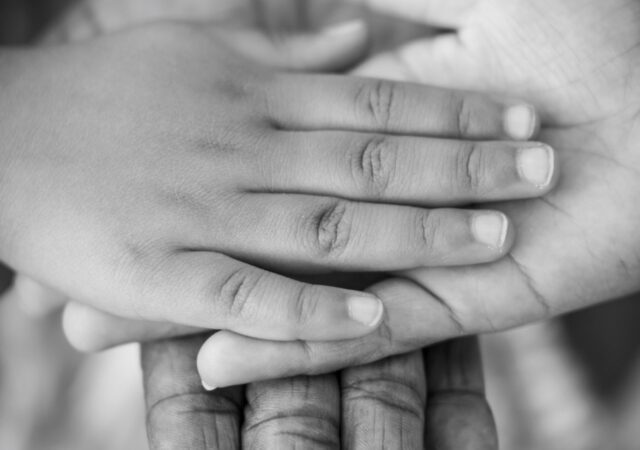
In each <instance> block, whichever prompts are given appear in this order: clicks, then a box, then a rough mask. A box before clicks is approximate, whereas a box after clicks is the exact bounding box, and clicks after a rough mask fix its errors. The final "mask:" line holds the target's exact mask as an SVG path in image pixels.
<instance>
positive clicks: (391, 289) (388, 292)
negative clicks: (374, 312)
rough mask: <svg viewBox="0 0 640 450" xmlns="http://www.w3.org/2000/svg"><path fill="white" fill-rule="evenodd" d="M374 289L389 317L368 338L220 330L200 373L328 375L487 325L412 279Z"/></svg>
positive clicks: (247, 377)
mask: <svg viewBox="0 0 640 450" xmlns="http://www.w3.org/2000/svg"><path fill="white" fill-rule="evenodd" d="M498 284H499V283H498ZM372 290H373V291H374V292H375V293H376V295H377V296H379V297H380V298H382V299H384V302H385V318H384V321H383V323H382V324H381V326H380V327H378V328H377V329H376V331H375V332H373V333H371V334H369V335H367V336H366V337H363V338H359V339H350V340H343V341H336V342H310V341H306V342H302V341H293V342H275V341H268V340H259V339H253V338H250V337H247V336H242V335H239V334H236V333H232V332H227V331H221V332H219V333H216V334H215V335H214V336H212V337H211V338H209V339H208V340H207V341H206V342H205V344H204V345H203V346H202V348H201V350H200V353H199V354H198V371H199V372H200V375H201V377H202V378H203V379H204V380H206V382H207V383H209V384H214V385H216V386H229V385H233V384H237V383H249V382H253V381H256V380H267V379H274V378H278V377H282V376H292V375H299V374H318V373H328V372H331V371H335V370H339V369H343V368H345V367H351V366H355V365H359V364H366V363H370V362H373V361H377V360H380V359H383V358H385V357H387V356H389V355H394V354H401V353H406V352H409V351H412V350H415V349H417V348H420V347H422V346H425V345H429V344H431V343H434V342H437V341H441V340H443V339H447V338H450V337H452V336H460V335H462V334H469V333H473V332H475V331H477V329H476V327H478V328H481V327H482V325H480V324H478V322H480V321H481V320H482V319H480V317H481V315H480V314H479V313H478V312H476V313H475V314H474V315H472V316H470V317H467V316H466V315H463V314H462V312H458V311H455V310H453V309H451V308H450V306H449V305H447V304H446V303H444V302H443V301H442V299H441V298H440V297H438V296H437V295H436V294H435V293H428V292H426V291H425V290H424V289H423V288H422V287H421V286H419V285H417V284H415V283H413V282H411V281H409V280H400V279H392V280H387V281H384V282H382V283H378V284H377V285H375V286H374V287H373V288H372ZM485 326H486V325H485ZM222 367H224V370H223V369H222Z"/></svg>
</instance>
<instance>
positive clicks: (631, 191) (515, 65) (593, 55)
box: [363, 0, 640, 331]
mask: <svg viewBox="0 0 640 450" xmlns="http://www.w3.org/2000/svg"><path fill="white" fill-rule="evenodd" d="M425 1H428V0H425ZM414 3H415V2H414ZM465 17H466V18H465V19H464V21H462V22H461V23H460V24H458V25H459V28H458V32H457V35H456V36H453V35H442V36H441V37H439V38H436V39H427V40H424V41H421V42H414V43H411V44H409V45H408V46H406V47H404V48H402V49H399V50H398V52H397V54H396V55H394V56H393V59H394V61H398V59H399V60H400V61H402V62H403V63H404V65H405V67H402V68H401V70H398V71H397V74H400V73H402V74H403V75H406V74H407V73H409V74H411V75H412V76H414V77H415V78H416V80H417V81H420V82H425V83H431V84H441V85H446V86H449V87H456V88H468V89H474V90H483V91H490V92H498V93H502V94H505V93H506V94H509V95H513V96H514V97H520V98H525V99H527V100H529V101H531V102H532V103H534V104H536V106H537V107H538V108H539V110H540V111H541V113H542V115H543V118H544V124H543V125H544V130H543V133H542V136H541V140H543V141H545V142H548V143H549V144H551V145H552V146H553V147H555V148H556V149H557V150H558V153H559V155H560V164H561V168H562V180H561V183H560V185H559V186H558V188H557V189H556V190H555V191H554V192H553V193H551V194H550V195H548V196H546V197H545V198H543V199H540V200H533V201H527V202H512V203H505V204H504V205H502V206H501V207H502V208H503V209H504V210H505V211H507V212H508V213H509V214H510V216H511V217H512V218H513V219H514V221H515V222H516V223H517V225H518V231H519V235H518V243H517V245H516V247H515V248H514V250H513V252H512V254H511V255H510V257H509V258H507V259H506V260H503V261H501V262H498V263H495V264H492V265H487V266H478V267H470V268H462V269H436V270H433V269H421V270H416V271H412V272H410V273H408V274H407V273H405V274H402V275H403V276H407V275H408V276H409V277H410V278H411V279H413V280H414V281H416V282H418V283H419V284H420V285H422V286H423V287H424V288H426V289H427V291H428V292H429V293H434V294H436V296H437V297H440V298H441V299H442V300H444V301H445V302H446V303H447V304H448V306H450V308H451V309H452V312H453V314H454V318H455V319H456V321H458V322H462V325H463V327H464V328H467V329H468V330H469V331H472V330H481V329H487V328H493V327H498V328H503V327H506V326H511V325H514V324H517V323H520V322H522V321H525V320H531V319H533V318H539V317H543V316H546V315H548V314H550V313H557V312H561V311H564V310H568V309H574V308H576V307H578V306H580V305H582V304H587V303H589V302H594V301H600V300H604V299H608V298H611V297H612V296H616V295H622V294H625V293H628V292H629V291H632V290H635V289H637V288H639V287H640V282H639V281H638V279H637V276H636V274H637V273H638V272H640V235H639V234H638V232H637V230H638V227H639V226H640V211H639V208H637V200H636V199H637V197H638V195H640V176H639V175H640V149H638V150H636V149H635V143H636V142H637V141H638V140H640V134H639V129H638V128H639V127H638V125H637V124H638V123H640V121H639V120H638V117H637V116H638V115H639V114H638V112H639V111H640V104H639V103H640V102H638V100H640V73H639V72H637V71H635V70H634V69H635V68H636V67H640V2H637V1H625V0H611V1H608V2H585V1H583V0H570V1H562V2H558V1H556V0H535V1H531V0H518V1H514V0H478V2H477V6H475V7H474V9H473V10H471V11H470V12H469V14H468V15H467V16H465ZM386 58H388V56H381V57H380V59H378V60H377V61H376V60H373V61H371V62H369V63H368V64H367V65H366V66H365V67H364V68H363V70H365V71H366V72H367V73H368V74H373V75H375V73H376V68H383V70H384V71H385V73H389V70H388V67H389V61H388V60H386V61H385V59H386ZM391 75H392V76H393V75H394V74H393V73H392V74H391ZM397 282H400V281H397Z"/></svg>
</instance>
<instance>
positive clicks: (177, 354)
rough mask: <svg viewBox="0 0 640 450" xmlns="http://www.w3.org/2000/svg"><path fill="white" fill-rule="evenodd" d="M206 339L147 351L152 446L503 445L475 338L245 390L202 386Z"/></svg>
mask: <svg viewBox="0 0 640 450" xmlns="http://www.w3.org/2000/svg"><path fill="white" fill-rule="evenodd" d="M203 339H204V337H193V338H174V339H172V340H165V341H157V342H154V343H150V344H145V345H143V349H142V368H143V370H144V375H145V376H144V383H145V397H146V403H147V429H148V433H149V442H150V445H151V448H152V449H173V448H189V449H193V450H214V449H221V450H222V449H225V450H226V449H239V448H241V447H242V448H244V449H274V448H278V449H294V448H305V449H334V448H344V449H359V450H374V449H380V450H382V449H403V450H404V449H406V450H415V449H420V448H428V449H438V450H449V449H451V450H454V449H456V450H460V449H474V450H496V449H497V448H498V447H497V439H496V430H495V424H494V422H493V417H492V414H491V411H490V409H489V407H488V405H487V403H486V400H485V397H484V381H483V376H482V369H481V367H482V366H481V362H480V358H479V353H478V347H477V343H476V341H475V340H474V339H463V340H459V341H456V342H454V343H447V344H441V345H438V346H435V347H433V348H432V349H429V350H427V351H425V352H424V355H423V353H422V352H414V353H411V354H408V355H404V356H396V357H392V358H390V359H387V360H382V361H379V362H376V363H374V364H370V365H367V366H361V367H356V368H352V369H347V370H345V371H344V372H342V374H340V375H336V374H329V375H323V376H315V377H306V376H300V377H294V378H287V379H281V380H272V381H265V382H259V383H254V384H251V385H249V386H247V388H246V392H243V391H244V388H243V387H241V386H238V387H232V388H226V389H218V390H216V391H213V392H205V391H204V390H203V389H202V387H201V386H200V379H199V377H198V375H197V371H196V367H195V355H196V352H197V349H198V347H199V345H200V344H201V343H202V341H203ZM425 367H426V370H425ZM340 422H341V424H340Z"/></svg>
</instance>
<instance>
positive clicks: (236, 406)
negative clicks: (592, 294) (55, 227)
mask: <svg viewBox="0 0 640 450" xmlns="http://www.w3.org/2000/svg"><path fill="white" fill-rule="evenodd" d="M128 4H131V2H129V3H128ZM87 17H91V16H88V15H87V14H86V12H85V13H84V14H83V15H82V18H83V20H85V21H86V19H87ZM73 23H74V22H73V21H67V22H65V23H64V24H63V26H62V27H61V28H60V29H58V36H60V35H62V36H65V35H70V36H77V35H78V34H79V33H78V31H77V27H74V26H72V25H73ZM81 24H82V22H81ZM95 25H96V24H95V23H94V24H91V26H84V27H80V30H85V31H86V30H96V29H99V28H100V27H99V26H98V27H97V26H95ZM12 294H13V295H15V296H17V297H18V298H22V299H23V301H25V302H26V301H28V302H29V303H30V304H32V305H34V304H35V305H36V306H37V307H38V310H39V311H46V310H49V309H51V308H53V307H55V306H56V305H60V304H61V303H63V302H64V300H65V297H64V296H63V295H61V294H60V293H58V292H56V291H55V290H52V289H51V288H50V287H48V286H45V285H43V284H42V283H39V282H36V281H35V280H33V279H31V278H30V277H27V276H25V275H20V276H19V277H18V278H17V281H16V284H15V286H14V290H13V293H12ZM104 317H106V318H111V319H112V320H113V321H114V323H113V324H112V325H114V328H113V329H116V330H118V325H120V326H122V324H123V323H126V322H123V321H120V322H118V320H121V319H117V318H116V317H115V316H113V317H111V316H109V315H104V316H103V318H104ZM102 325H105V324H104V323H102ZM108 329H111V328H109V327H105V328H104V330H108ZM113 329H111V332H112V333H113ZM120 331H121V332H122V331H123V330H122V328H120ZM116 334H117V333H116ZM205 338H206V337H194V338H187V339H173V340H166V341H159V342H155V343H153V344H146V345H144V346H143V348H142V366H143V371H144V375H145V376H144V383H145V393H146V401H147V405H148V420H147V424H148V431H149V438H150V444H151V447H152V448H193V449H213V448H225V449H226V448H239V440H240V435H241V433H242V438H243V441H244V448H297V447H298V446H299V445H304V446H305V448H334V447H337V446H339V445H340V444H339V442H340V439H341V437H340V436H339V434H338V433H339V432H338V430H337V428H336V423H337V422H338V421H339V420H342V421H343V424H342V430H343V435H342V441H343V446H344V447H345V448H354V449H355V448H362V449H365V448H366V449H376V448H411V449H413V448H419V447H420V446H421V445H422V444H421V443H422V442H423V441H424V439H423V430H424V429H425V427H424V420H425V415H426V418H427V419H430V418H431V420H427V428H426V430H427V438H426V441H428V442H438V445H443V446H445V447H443V448H463V447H461V445H462V442H461V441H460V437H461V436H463V435H465V436H474V442H475V444H476V445H480V444H484V445H486V446H487V447H486V448H494V447H492V446H493V445H494V443H495V429H494V428H493V425H492V423H493V422H492V418H491V413H490V411H489V409H488V407H487V405H486V401H485V399H484V395H483V380H482V372H481V369H480V367H481V362H480V359H479V354H478V353H477V346H476V344H475V343H474V342H473V341H472V340H467V341H461V342H458V343H456V344H446V345H442V346H440V347H439V348H436V349H433V350H430V351H428V352H426V353H425V355H424V360H423V354H422V353H421V352H415V353H413V354H411V355H406V356H401V357H394V358H389V359H388V360H385V361H381V362H378V363H375V364H371V365H368V366H360V367H356V368H352V369H349V370H347V371H345V372H343V373H342V375H341V376H336V375H328V376H324V377H297V378H292V379H286V380H278V381H271V382H266V383H255V384H252V385H250V386H249V387H248V388H247V396H246V400H245V398H244V395H243V393H242V389H241V388H230V389H221V390H217V391H215V392H213V393H206V392H204V391H203V390H202V388H201V386H200V380H199V377H198V375H197V371H196V368H195V355H196V353H197V351H198V348H199V346H200V344H201V343H202V342H203V340H204V339H205ZM461 350H463V352H462V355H463V357H462V358H459V357H456V356H458V355H459V354H460V351H461ZM443 355H451V357H445V358H444V359H443ZM431 361H433V362H431ZM425 364H426V365H431V364H437V365H438V366H439V367H442V368H446V370H442V371H433V370H432V371H431V372H430V373H429V392H428V394H427V392H426V385H425V370H424V367H425ZM340 385H341V386H342V394H341V392H340ZM440 391H442V393H441V392H440ZM398 393H402V395H398ZM415 394H417V395H415ZM427 397H428V398H429V407H428V408H427V410H426V413H425V401H426V399H427ZM312 398H315V399H317V400H316V401H315V402H310V399H312ZM327 400H330V401H327ZM245 401H246V409H245V411H244V417H243V411H242V408H243V404H244V403H245ZM341 408H342V412H341V411H340V409H341ZM243 420H244V423H245V425H244V428H243V430H242V431H240V423H241V422H242V421H243ZM461 421H462V422H463V423H464V430H466V432H465V433H463V434H461V433H459V431H460V430H461ZM399 424H400V425H401V426H398V425H399ZM487 424H489V425H491V428H489V429H488V428H487ZM452 427H455V430H454V429H453V428H452ZM479 430H481V432H479ZM372 431H373V433H372ZM487 431H490V432H489V433H487ZM483 448H484V447H483Z"/></svg>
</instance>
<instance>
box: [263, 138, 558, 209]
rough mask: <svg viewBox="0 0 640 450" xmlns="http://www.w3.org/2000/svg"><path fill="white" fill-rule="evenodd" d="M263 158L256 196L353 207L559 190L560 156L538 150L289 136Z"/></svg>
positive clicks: (539, 147) (410, 140)
mask: <svg viewBox="0 0 640 450" xmlns="http://www.w3.org/2000/svg"><path fill="white" fill-rule="evenodd" d="M273 147H274V151H270V152H269V154H268V155H266V154H265V153H264V152H263V153H261V154H259V155H258V156H257V159H258V161H259V164H260V166H261V167H262V171H261V172H262V174H263V176H262V177H255V182H256V183H257V186H256V188H257V189H263V190H265V191H271V192H274V191H275V192H292V191H293V192H298V193H308V194H315V195H318V194H323V195H330V196H336V197H341V198H349V199H352V200H364V201H374V202H395V203H404V204H414V205H425V206H426V205H429V206H432V207H433V206H435V205H456V204H469V203H471V202H480V201H496V200H509V199H521V198H529V197H537V196H540V195H543V194H544V193H546V192H548V191H549V190H550V189H551V188H552V187H553V184H554V183H555V180H556V178H557V176H556V175H557V171H556V170H555V166H556V163H555V159H556V158H555V152H554V151H553V149H551V148H550V147H548V146H546V145H544V144H538V143H519V142H473V141H455V140H447V139H430V138H414V137H398V136H389V135H367V134H360V133H346V132H308V133H290V132H285V133H281V134H279V136H278V137H276V142H275V143H274V145H273Z"/></svg>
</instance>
